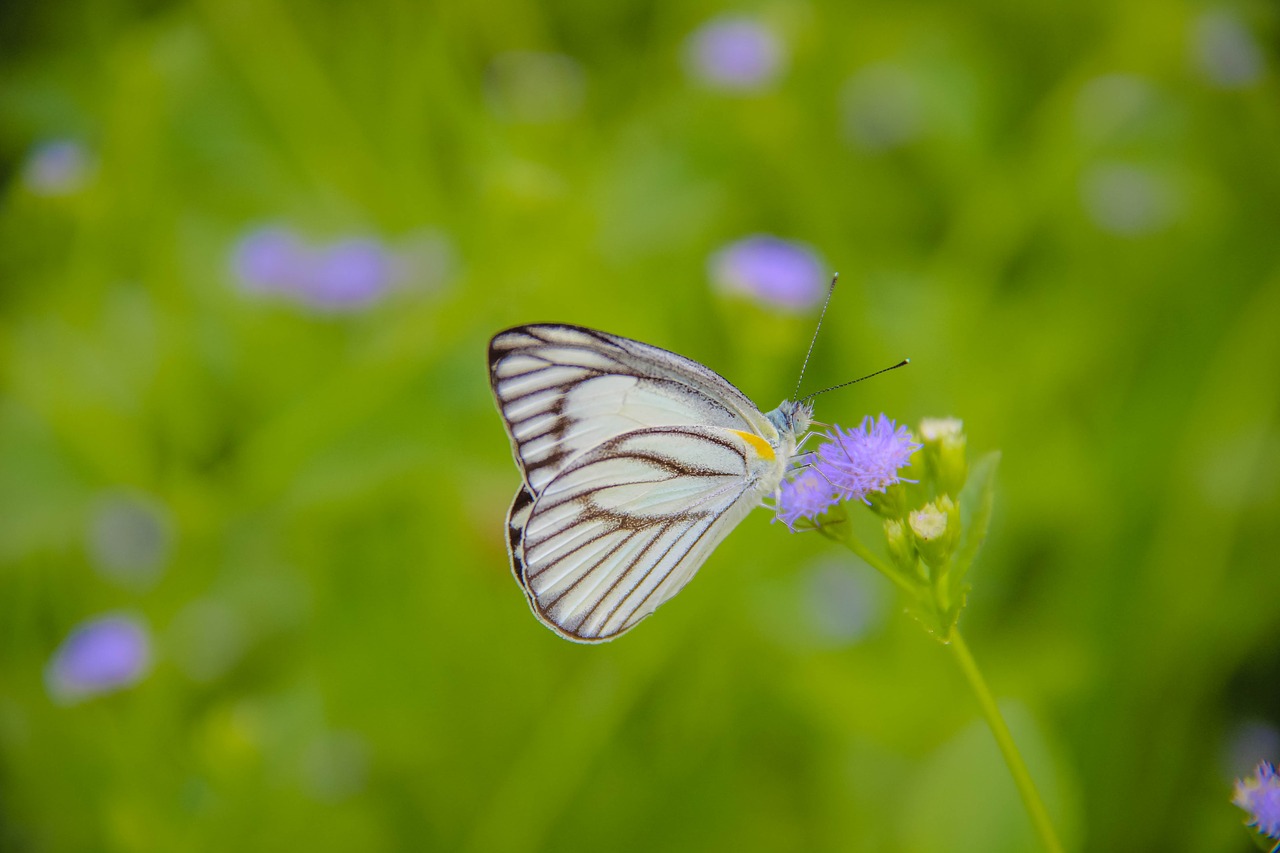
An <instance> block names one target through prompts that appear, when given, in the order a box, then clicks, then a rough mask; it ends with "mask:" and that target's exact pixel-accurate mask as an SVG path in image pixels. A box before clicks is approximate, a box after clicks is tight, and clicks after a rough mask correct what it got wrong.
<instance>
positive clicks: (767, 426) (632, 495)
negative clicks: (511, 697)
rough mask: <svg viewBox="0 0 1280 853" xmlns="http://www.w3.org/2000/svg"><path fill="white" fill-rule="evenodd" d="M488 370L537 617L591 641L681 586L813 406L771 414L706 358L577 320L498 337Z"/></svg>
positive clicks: (740, 512) (522, 562)
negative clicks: (515, 487) (515, 483)
mask: <svg viewBox="0 0 1280 853" xmlns="http://www.w3.org/2000/svg"><path fill="white" fill-rule="evenodd" d="M489 381H490V384H491V385H492V386H493V394H494V397H495V398H496V399H497V403H498V411H499V412H500V413H501V414H502V419H503V422H504V423H505V424H506V428H507V434H508V435H509V436H510V437H511V447H512V450H513V451H514V453H515V458H516V464H517V465H518V466H519V467H520V471H521V473H522V474H523V476H524V484H523V485H522V486H521V487H520V491H519V492H518V493H517V494H516V498H515V501H514V502H513V503H512V504H511V511H510V512H509V513H508V515H507V544H508V550H509V551H510V554H511V569H512V571H513V572H515V576H516V580H517V581H519V583H520V586H521V587H522V588H523V589H524V592H525V595H526V597H527V598H528V599H529V605H530V607H532V608H533V612H534V613H535V614H537V616H538V618H539V619H541V620H542V621H543V623H545V624H546V625H547V626H548V627H549V628H551V629H552V630H554V631H555V632H556V633H558V634H560V635H561V636H562V637H565V638H567V639H570V640H576V641H578V642H583V643H598V642H604V641H605V640H612V639H613V638H614V637H617V636H618V635H619V634H622V633H624V632H626V631H629V630H631V629H632V628H634V627H635V626H636V624H638V623H639V622H640V620H642V619H644V617H646V616H648V615H649V614H650V613H652V612H653V611H654V610H656V609H657V608H658V606H659V605H660V604H662V603H663V602H664V601H667V600H668V599H670V598H671V597H672V596H674V595H675V594H676V593H677V592H679V591H680V590H681V588H683V587H684V585H685V584H686V583H688V582H689V580H690V579H691V578H692V577H693V576H694V574H695V573H696V572H697V571H698V569H699V568H700V567H701V566H702V564H703V562H705V561H706V559H707V557H708V556H709V555H710V554H711V552H712V550H714V549H715V547H716V545H718V544H720V541H721V540H723V539H724V538H725V536H727V535H728V534H729V531H731V530H733V528H734V527H736V526H737V525H738V522H740V521H742V519H743V518H745V517H746V516H747V514H748V513H749V512H750V511H751V510H752V509H753V508H754V507H756V506H758V505H759V504H760V502H761V499H762V498H764V497H765V496H767V495H771V494H773V493H774V492H775V491H776V490H777V488H778V486H779V484H780V483H781V482H782V478H783V475H784V474H785V473H786V471H787V468H788V466H789V465H790V463H791V460H792V458H793V457H794V455H795V452H796V444H797V441H798V440H799V438H800V436H802V435H803V434H804V432H805V431H806V430H807V429H808V428H809V423H810V421H811V419H812V416H813V406H812V404H811V403H809V402H808V400H807V399H806V400H801V401H798V402H797V401H792V400H786V401H783V402H782V404H781V405H779V406H778V408H776V409H774V410H773V411H772V412H769V413H768V414H763V413H761V412H760V410H759V409H757V408H756V406H755V405H754V404H753V403H752V402H751V401H750V400H748V399H747V397H746V396H745V395H744V394H743V393H742V392H741V391H739V390H738V389H737V388H735V387H733V386H732V385H731V384H729V382H728V381H727V380H725V379H724V378H722V377H721V376H719V375H718V374H716V373H715V372H714V371H712V370H709V369H708V368H706V367H703V366H702V365H701V364H698V363H697V362H696V361H691V360H690V359H687V358H684V357H683V356H679V355H676V354H675V353H672V352H668V351H666V350H664V349H659V348H658V347H655V346H650V345H649V344H643V343H640V342H639V341H633V340H629V339H627V338H621V337H618V336H617V335H610V334H606V333H604V332H597V331H593V330H591V329H584V328H580V327H578V326H566V325H558V324H539V325H531V326H517V327H516V328H514V329H508V330H506V331H505V332H499V333H498V334H497V335H495V336H494V338H493V340H492V341H490V342H489ZM810 399H811V398H810Z"/></svg>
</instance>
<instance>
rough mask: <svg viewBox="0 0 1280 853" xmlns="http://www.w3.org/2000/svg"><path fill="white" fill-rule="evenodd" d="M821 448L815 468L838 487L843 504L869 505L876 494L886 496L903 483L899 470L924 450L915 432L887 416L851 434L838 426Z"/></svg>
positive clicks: (866, 420) (867, 421)
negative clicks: (856, 502)
mask: <svg viewBox="0 0 1280 853" xmlns="http://www.w3.org/2000/svg"><path fill="white" fill-rule="evenodd" d="M826 438H827V441H826V442H825V443H824V444H822V445H820V446H819V447H818V450H817V453H816V454H815V455H816V457H817V461H816V462H815V466H816V468H817V470H818V471H819V472H821V473H822V474H823V475H824V476H825V477H826V478H827V479H828V480H830V481H831V484H832V485H833V486H834V487H835V489H836V492H837V493H838V494H839V496H840V498H841V500H853V499H854V498H857V499H858V500H862V501H865V500H866V499H867V495H869V494H871V493H872V492H883V491H884V490H885V489H887V488H888V487H889V486H891V485H893V484H894V483H897V482H900V481H902V478H901V477H899V476H898V470H899V469H901V468H903V467H904V466H906V465H907V463H908V462H909V461H910V460H911V454H912V453H914V452H916V451H917V450H919V449H920V445H919V444H916V443H915V442H914V441H913V440H912V438H913V436H912V435H911V430H909V429H907V428H906V427H905V426H898V425H897V424H895V423H894V422H893V421H891V420H889V419H888V418H887V417H885V416H884V415H880V417H879V418H878V419H876V420H875V421H872V420H871V416H870V415H868V416H867V417H865V418H863V419H862V425H861V426H859V427H857V428H855V429H850V430H842V429H841V428H840V427H839V426H836V427H835V428H834V429H833V430H832V431H831V432H829V433H827V434H826Z"/></svg>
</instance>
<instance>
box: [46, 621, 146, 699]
mask: <svg viewBox="0 0 1280 853" xmlns="http://www.w3.org/2000/svg"><path fill="white" fill-rule="evenodd" d="M150 666H151V639H150V636H149V635H148V633H147V629H146V628H145V627H144V626H143V625H142V623H141V622H139V621H138V620H137V619H134V618H133V617H131V616H125V615H121V614H114V615H109V616H100V617H98V618H97V619H91V620H89V621H88V622H84V623H82V624H80V625H79V626H78V627H77V628H76V629H75V630H74V631H72V632H71V634H70V635H68V636H67V638H66V639H65V640H63V641H62V645H60V646H59V647H58V650H57V651H56V652H54V655H53V658H52V660H50V661H49V665H48V667H47V668H46V670H45V683H46V685H47V687H48V689H49V693H50V694H51V695H52V696H53V698H54V699H57V700H60V701H69V702H74V701H77V700H80V699H86V698H89V697H91V696H97V695H100V694H104V693H112V692H114V691H116V690H120V689H122V688H125V687H129V686H131V685H133V684H136V683H137V682H138V681H140V680H141V679H142V677H143V676H145V675H146V674H147V671H148V669H149V668H150Z"/></svg>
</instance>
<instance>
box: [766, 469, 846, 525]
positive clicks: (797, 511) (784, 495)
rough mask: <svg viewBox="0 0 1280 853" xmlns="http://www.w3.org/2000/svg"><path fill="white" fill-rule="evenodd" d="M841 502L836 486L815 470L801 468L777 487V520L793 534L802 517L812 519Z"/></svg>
mask: <svg viewBox="0 0 1280 853" xmlns="http://www.w3.org/2000/svg"><path fill="white" fill-rule="evenodd" d="M839 501H840V496H839V495H837V494H836V490H835V487H834V486H832V485H831V484H830V483H828V482H827V480H826V478H825V477H823V476H822V474H820V473H818V471H817V469H815V468H798V469H796V473H794V474H793V475H792V476H790V477H787V478H786V479H784V480H783V481H782V485H781V486H779V488H778V506H777V515H776V518H777V519H778V520H780V521H781V522H782V523H783V524H785V525H786V526H787V527H789V528H791V530H792V531H794V530H795V529H796V522H797V521H799V520H800V519H802V518H807V519H809V520H813V519H814V518H817V517H818V516H819V515H822V513H824V512H826V511H827V510H828V509H830V508H831V507H833V506H835V505H836V504H837V503H839Z"/></svg>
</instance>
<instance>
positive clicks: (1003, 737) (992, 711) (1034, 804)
mask: <svg viewBox="0 0 1280 853" xmlns="http://www.w3.org/2000/svg"><path fill="white" fill-rule="evenodd" d="M948 647H949V648H950V649H951V651H952V652H954V653H955V657H956V663H958V664H960V670H961V671H962V672H963V673H964V677H965V678H966V679H968V681H969V686H970V687H971V688H973V693H974V695H975V696H976V697H977V698H978V705H979V706H981V708H982V716H984V717H986V719H987V725H988V726H989V727H990V728H991V734H993V735H995V738H996V743H997V744H999V745H1000V752H1001V754H1003V755H1004V762H1005V764H1007V765H1009V772H1010V773H1012V774H1013V781H1014V783H1015V784H1016V785H1017V786H1018V793H1019V794H1020V795H1021V796H1022V805H1023V806H1025V807H1026V809H1027V814H1028V815H1030V816H1031V823H1032V824H1033V825H1034V826H1035V829H1036V833H1037V834H1038V835H1039V836H1040V841H1041V843H1043V844H1044V848H1045V849H1046V850H1048V851H1051V853H1062V844H1061V843H1060V842H1059V841H1058V836H1057V835H1056V834H1055V833H1054V831H1053V824H1052V823H1050V822H1049V812H1048V811H1046V810H1045V807H1044V801H1043V800H1041V799H1040V793H1039V792H1038V791H1037V790H1036V784H1035V782H1032V781H1031V774H1030V773H1029V772H1028V771H1027V764H1026V762H1025V761H1023V760H1022V754H1021V753H1019V752H1018V746H1017V744H1015V743H1014V742H1013V735H1012V734H1010V733H1009V727H1008V726H1007V725H1005V722H1004V717H1002V716H1000V708H999V707H998V706H997V705H996V700H995V697H994V696H992V695H991V688H989V687H987V682H986V679H984V678H983V677H982V671H981V670H979V669H978V664H977V662H975V661H974V659H973V655H972V654H970V652H969V647H968V646H967V645H965V642H964V638H963V637H961V636H960V632H959V631H958V630H954V629H953V630H952V632H951V642H950V643H948Z"/></svg>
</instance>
